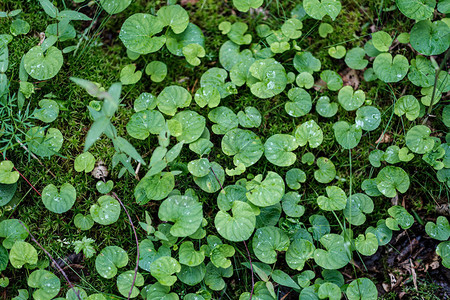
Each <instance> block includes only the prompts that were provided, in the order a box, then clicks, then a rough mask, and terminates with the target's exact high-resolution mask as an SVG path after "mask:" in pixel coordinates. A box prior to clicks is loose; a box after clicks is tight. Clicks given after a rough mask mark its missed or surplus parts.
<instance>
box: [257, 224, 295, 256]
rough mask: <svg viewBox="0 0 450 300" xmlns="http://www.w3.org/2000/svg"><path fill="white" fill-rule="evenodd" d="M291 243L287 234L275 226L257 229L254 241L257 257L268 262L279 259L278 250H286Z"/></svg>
mask: <svg viewBox="0 0 450 300" xmlns="http://www.w3.org/2000/svg"><path fill="white" fill-rule="evenodd" d="M289 244H290V242H289V237H288V236H287V234H286V233H284V231H282V230H281V229H279V228H277V227H273V226H268V227H263V228H259V229H258V230H256V232H255V235H254V236H253V241H252V246H253V251H254V252H255V255H256V257H257V258H258V259H259V260H260V261H262V262H264V263H266V264H273V263H275V262H276V261H277V251H286V250H287V249H288V247H289Z"/></svg>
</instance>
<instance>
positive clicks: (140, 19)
mask: <svg viewBox="0 0 450 300" xmlns="http://www.w3.org/2000/svg"><path fill="white" fill-rule="evenodd" d="M163 27H164V24H163V23H162V22H161V20H160V18H158V17H155V16H153V15H150V14H142V13H137V14H134V15H132V16H130V17H129V18H128V19H126V20H125V22H123V25H122V28H121V29H120V34H119V38H120V40H121V41H122V42H123V44H124V45H125V47H126V48H127V49H129V50H131V51H133V52H136V53H139V54H148V53H152V52H156V51H158V50H159V49H161V47H162V46H164V43H165V42H166V37H165V36H154V35H155V34H158V33H160V32H161V31H162V30H163Z"/></svg>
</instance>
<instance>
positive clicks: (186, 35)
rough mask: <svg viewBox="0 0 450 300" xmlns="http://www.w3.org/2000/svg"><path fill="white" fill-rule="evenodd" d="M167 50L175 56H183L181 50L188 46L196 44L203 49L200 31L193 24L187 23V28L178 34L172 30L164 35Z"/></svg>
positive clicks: (203, 42) (203, 43)
mask: <svg viewBox="0 0 450 300" xmlns="http://www.w3.org/2000/svg"><path fill="white" fill-rule="evenodd" d="M166 38H167V42H166V46H167V49H168V50H169V51H170V53H172V54H173V55H176V56H183V48H184V47H186V46H187V45H190V44H198V45H200V46H202V47H203V48H205V37H204V36H203V32H202V30H201V29H200V28H199V27H198V26H197V25H195V24H192V23H189V25H188V26H187V28H186V29H185V30H184V31H183V32H182V33H180V34H175V33H174V32H173V31H172V30H169V32H168V33H167V34H166Z"/></svg>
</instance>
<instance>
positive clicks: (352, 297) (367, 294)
mask: <svg viewBox="0 0 450 300" xmlns="http://www.w3.org/2000/svg"><path fill="white" fill-rule="evenodd" d="M345 293H346V295H347V297H348V299H349V300H376V299H378V291H377V287H376V286H375V284H374V283H373V282H372V281H371V280H370V279H367V278H358V279H356V280H353V281H352V282H351V283H350V284H349V285H348V287H347V290H346V292H345Z"/></svg>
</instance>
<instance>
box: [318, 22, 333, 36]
mask: <svg viewBox="0 0 450 300" xmlns="http://www.w3.org/2000/svg"><path fill="white" fill-rule="evenodd" d="M333 31H334V28H333V26H331V25H330V24H328V23H320V26H319V35H320V37H322V38H326V37H327V36H328V34H330V33H332V32H333Z"/></svg>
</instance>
